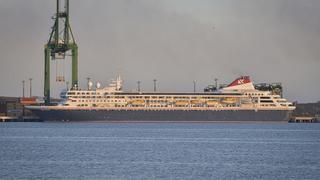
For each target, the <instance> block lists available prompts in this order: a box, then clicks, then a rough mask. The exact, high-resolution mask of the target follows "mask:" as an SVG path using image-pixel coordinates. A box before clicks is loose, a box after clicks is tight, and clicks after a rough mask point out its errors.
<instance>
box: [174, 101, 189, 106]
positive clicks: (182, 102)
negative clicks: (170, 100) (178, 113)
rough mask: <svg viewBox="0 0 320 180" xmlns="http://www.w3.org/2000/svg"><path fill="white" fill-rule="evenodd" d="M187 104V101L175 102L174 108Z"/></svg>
mask: <svg viewBox="0 0 320 180" xmlns="http://www.w3.org/2000/svg"><path fill="white" fill-rule="evenodd" d="M188 104H189V101H187V100H178V101H176V102H175V105H176V106H186V105H188Z"/></svg>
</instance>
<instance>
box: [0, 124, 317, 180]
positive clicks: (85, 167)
mask: <svg viewBox="0 0 320 180" xmlns="http://www.w3.org/2000/svg"><path fill="white" fill-rule="evenodd" d="M0 179H148V180H149V179H197V180H198V179H205V180H207V179H299V180H300V179H320V124H217V123H0Z"/></svg>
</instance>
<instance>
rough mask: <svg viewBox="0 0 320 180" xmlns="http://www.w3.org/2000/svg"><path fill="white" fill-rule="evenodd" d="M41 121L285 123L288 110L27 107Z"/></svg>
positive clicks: (287, 118)
mask: <svg viewBox="0 0 320 180" xmlns="http://www.w3.org/2000/svg"><path fill="white" fill-rule="evenodd" d="M30 110H31V111H32V112H33V113H35V114H36V115H37V116H38V117H39V118H40V119H41V120H42V121H74V122H76V121H85V122H90V121H95V122H131V121H132V122H140V121H141V122H153V121H155V122H156V121H159V122H250V121H251V122H252V121H254V122H288V120H289V118H290V114H291V111H290V110H168V109H166V110H163V109H157V110H155V109H152V110H151V109H43V108H34V107H33V108H30Z"/></svg>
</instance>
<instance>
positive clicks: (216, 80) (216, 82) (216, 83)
mask: <svg viewBox="0 0 320 180" xmlns="http://www.w3.org/2000/svg"><path fill="white" fill-rule="evenodd" d="M214 82H215V85H216V90H218V78H214Z"/></svg>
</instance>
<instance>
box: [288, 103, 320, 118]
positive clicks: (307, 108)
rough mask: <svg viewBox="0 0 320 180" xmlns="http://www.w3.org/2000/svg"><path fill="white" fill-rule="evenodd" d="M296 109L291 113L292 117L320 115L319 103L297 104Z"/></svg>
mask: <svg viewBox="0 0 320 180" xmlns="http://www.w3.org/2000/svg"><path fill="white" fill-rule="evenodd" d="M296 107H297V108H296V110H295V111H294V112H293V115H294V116H315V115H317V114H318V115H319V114H320V101H318V102H317V103H303V104H299V103H297V104H296Z"/></svg>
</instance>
